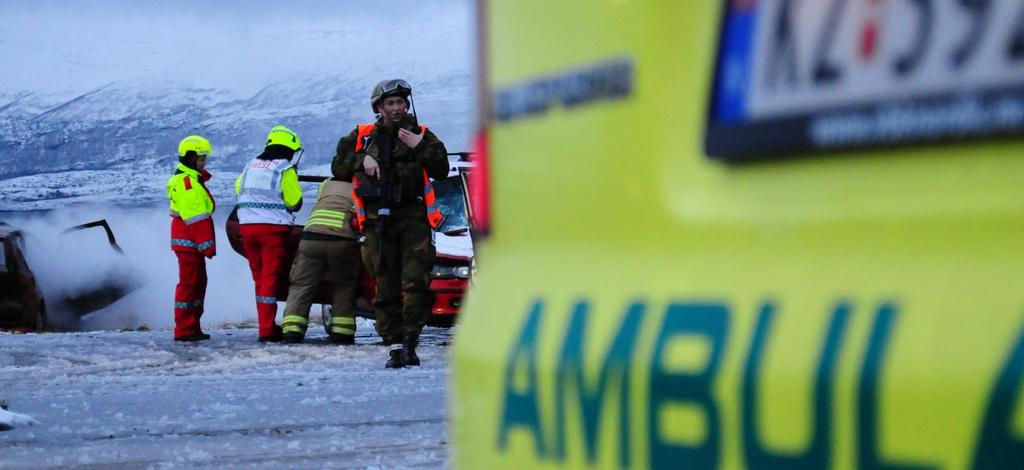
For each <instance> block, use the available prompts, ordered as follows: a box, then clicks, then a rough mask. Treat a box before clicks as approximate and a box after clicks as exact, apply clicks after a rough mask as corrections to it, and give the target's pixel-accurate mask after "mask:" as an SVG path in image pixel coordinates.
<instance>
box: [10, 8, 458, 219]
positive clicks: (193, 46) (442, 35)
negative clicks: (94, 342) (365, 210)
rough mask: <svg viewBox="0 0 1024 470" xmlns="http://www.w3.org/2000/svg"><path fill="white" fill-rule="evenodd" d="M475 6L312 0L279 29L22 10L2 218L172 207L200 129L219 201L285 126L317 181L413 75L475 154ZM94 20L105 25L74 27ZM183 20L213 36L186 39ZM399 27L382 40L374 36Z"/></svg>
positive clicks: (454, 135)
mask: <svg viewBox="0 0 1024 470" xmlns="http://www.w3.org/2000/svg"><path fill="white" fill-rule="evenodd" d="M468 5H469V2H467V1H465V0H445V1H442V2H439V3H437V4H436V6H435V8H433V9H430V10H423V9H422V8H421V6H420V4H419V3H417V2H411V1H403V0H399V1H396V2H395V3H394V4H393V5H392V8H393V9H394V12H399V13H401V12H404V13H402V14H401V15H400V16H394V15H396V14H398V13H394V12H386V13H387V14H382V13H385V12H379V11H377V10H376V9H375V7H374V6H372V5H365V4H360V3H358V2H327V1H319V0H312V1H303V2H297V3H295V4H294V5H290V7H291V8H292V10H291V16H292V18H291V19H292V22H286V23H283V24H282V25H280V27H275V28H268V27H266V26H263V23H262V22H263V21H264V20H265V18H264V15H265V14H266V11H268V10H267V8H271V7H274V6H275V4H274V2H252V3H246V4H244V5H243V4H239V5H236V6H233V7H229V6H224V5H215V6H207V4H206V3H203V2H185V3H181V4H174V5H170V4H167V5H164V4H135V3H131V4H118V5H113V4H111V6H114V7H117V8H107V9H100V8H85V7H84V6H83V5H79V4H67V3H65V2H45V1H41V2H38V3H29V4H18V5H14V7H13V8H11V9H10V11H8V12H5V14H8V15H9V23H8V24H9V25H10V26H5V27H4V28H5V30H4V33H5V34H3V35H0V47H4V48H5V50H17V51H25V52H22V53H15V54H5V55H2V56H0V68H2V69H4V70H5V77H4V82H3V83H2V84H0V162H2V164H0V210H31V209H46V208H54V207H62V206H64V205H67V204H69V203H78V202H111V203H115V204H118V205H122V206H138V205H148V204H151V203H154V202H161V203H162V202H163V201H164V200H165V197H166V196H165V194H164V190H163V186H164V184H165V182H166V180H167V177H168V176H169V175H170V173H171V172H172V171H173V169H174V166H175V164H176V148H177V143H178V141H180V140H181V139H182V138H183V137H185V136H186V135H189V134H200V135H203V136H205V137H207V138H208V139H209V140H210V141H211V143H212V145H213V148H214V153H213V155H212V157H211V158H210V162H209V164H208V165H209V169H210V170H211V172H213V173H214V175H215V176H214V180H213V181H212V182H211V187H212V189H213V190H214V196H215V197H216V198H217V199H219V200H224V201H228V200H232V194H231V190H230V185H231V184H232V183H233V181H234V178H235V177H236V176H237V174H238V172H239V171H240V169H241V167H242V165H243V164H244V162H245V161H247V160H248V159H249V158H252V157H253V156H255V155H257V154H258V153H259V152H260V151H261V150H262V143H263V141H264V140H263V139H264V138H265V136H266V133H267V131H268V130H269V129H270V128H271V127H273V126H274V125H278V124H282V125H286V126H288V127H290V128H292V129H293V130H295V131H296V132H297V133H298V134H299V136H300V138H301V139H302V141H303V144H304V148H305V153H304V155H303V157H302V163H301V165H300V172H306V173H308V171H302V170H303V169H309V168H311V167H316V168H318V169H320V171H321V173H322V172H323V171H325V170H326V169H327V168H328V167H327V164H328V163H329V162H330V160H331V157H332V156H333V154H334V148H335V145H336V143H337V140H338V138H339V137H341V136H342V135H343V134H345V133H347V132H349V131H350V130H351V129H352V128H354V126H355V125H356V124H359V123H362V122H368V121H370V120H372V119H373V115H372V113H371V110H370V108H369V104H368V100H369V94H370V90H371V88H372V87H373V85H374V84H375V83H376V82H378V81H379V80H382V79H385V78H395V77H401V78H405V79H407V80H409V81H410V83H412V85H413V87H414V94H413V97H414V100H415V103H416V110H417V112H418V114H419V117H420V121H421V122H422V123H424V124H426V125H429V126H430V128H431V130H432V131H434V133H436V134H437V135H438V136H439V137H440V138H441V139H442V140H443V141H444V142H445V143H446V144H447V146H448V148H449V149H450V150H452V151H458V150H465V149H466V148H467V146H468V140H469V135H470V129H471V127H472V122H473V119H475V110H474V104H473V98H474V97H475V91H474V90H473V87H474V86H475V85H474V84H475V78H474V76H473V65H472V60H471V58H472V48H473V42H472V35H471V31H472V29H471V24H470V22H469V21H468V14H469V11H470V9H469V6H468ZM100 6H102V4H101V5H100ZM403 15H404V16H403ZM392 16H394V17H392ZM85 19H87V20H88V21H87V22H88V23H89V24H91V25H94V26H95V30H92V29H90V30H88V31H84V30H81V29H80V28H78V27H77V26H76V25H78V24H80V23H81V22H82V21H83V20H85ZM355 19H361V20H360V21H354V20H355ZM182 22H184V23H188V24H191V23H197V24H198V25H200V26H203V28H202V33H201V34H198V35H182V34H181V33H180V31H179V30H178V29H176V28H175V27H174V25H175V24H179V23H182ZM392 26H395V27H396V28H394V31H393V32H389V34H388V35H387V37H388V40H387V41H379V40H377V39H376V38H375V37H376V36H379V33H378V30H382V29H384V28H388V27H392Z"/></svg>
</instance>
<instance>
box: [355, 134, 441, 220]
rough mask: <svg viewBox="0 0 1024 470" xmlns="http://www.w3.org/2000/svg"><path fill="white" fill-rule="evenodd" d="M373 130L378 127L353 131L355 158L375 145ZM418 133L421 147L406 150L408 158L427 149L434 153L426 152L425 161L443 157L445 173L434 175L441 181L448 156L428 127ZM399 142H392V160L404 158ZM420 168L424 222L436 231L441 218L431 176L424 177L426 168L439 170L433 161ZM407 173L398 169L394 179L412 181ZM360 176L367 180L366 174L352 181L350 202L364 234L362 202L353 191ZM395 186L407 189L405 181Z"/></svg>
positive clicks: (364, 205) (364, 211)
mask: <svg viewBox="0 0 1024 470" xmlns="http://www.w3.org/2000/svg"><path fill="white" fill-rule="evenodd" d="M376 130H377V125H376V124H360V125H359V126H357V127H356V131H355V132H356V138H355V144H354V151H355V153H356V154H359V153H360V152H363V151H366V152H367V153H370V151H369V150H366V149H364V147H368V146H371V145H373V142H374V139H373V137H374V135H375V134H374V131H376ZM420 132H421V133H422V134H423V141H421V142H420V145H418V146H417V147H416V148H415V149H408V151H409V154H412V155H415V154H416V153H417V152H418V151H420V150H421V148H429V149H430V150H433V152H431V151H430V150H427V155H428V157H426V158H430V159H432V160H437V158H436V157H437V156H438V155H440V156H443V157H444V163H445V167H444V173H443V175H442V174H440V172H436V174H435V178H439V179H440V178H444V177H446V176H447V175H448V166H447V160H448V156H447V152H446V151H445V150H444V145H443V144H441V141H440V140H438V139H437V137H436V136H434V135H433V134H432V133H430V134H428V130H427V126H420ZM428 137H429V140H430V141H432V142H428ZM400 142H401V141H400V140H398V139H397V138H396V139H395V146H396V147H395V148H396V150H397V151H396V152H395V153H396V155H395V156H394V158H396V159H397V158H399V157H400V156H401V155H404V154H402V153H400V152H402V147H404V144H403V145H402V146H398V144H399V143H400ZM437 147H440V153H438V152H437ZM371 156H372V154H371ZM420 158H423V157H420ZM377 160H378V161H379V160H380V158H378V159H377ZM420 164H421V168H420V173H422V175H423V195H422V199H423V204H424V206H426V209H427V222H428V223H429V224H430V227H431V228H434V229H436V228H438V227H440V226H441V221H442V219H443V217H442V215H441V210H440V208H439V207H438V205H437V198H436V197H435V196H434V187H433V185H432V184H431V183H430V175H429V174H428V173H427V168H428V167H429V168H431V169H434V168H437V167H439V165H437V164H436V162H434V161H429V162H427V161H422V162H420ZM409 173H410V172H408V171H406V172H403V171H401V169H399V171H398V175H397V176H398V177H399V178H409V179H411V178H414V177H415V176H411V175H409ZM360 175H361V176H362V177H363V178H366V177H367V176H366V175H365V174H357V176H355V177H353V178H352V183H353V190H352V199H353V200H354V201H355V204H356V218H357V221H358V222H359V229H360V230H363V225H364V224H365V223H366V204H364V203H363V200H362V198H360V197H359V195H358V194H356V192H355V189H354V188H358V187H359V184H360ZM398 184H403V185H406V184H408V181H399V182H398Z"/></svg>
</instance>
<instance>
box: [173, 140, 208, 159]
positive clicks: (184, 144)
mask: <svg viewBox="0 0 1024 470" xmlns="http://www.w3.org/2000/svg"><path fill="white" fill-rule="evenodd" d="M212 151H213V149H212V148H211V147H210V141H209V140H206V139H205V138H203V137H201V136H198V135H190V136H188V137H185V138H184V139H182V140H181V142H180V143H178V156H179V157H184V156H185V154H187V153H189V152H195V153H196V155H199V156H200V157H205V156H208V155H210V152H212Z"/></svg>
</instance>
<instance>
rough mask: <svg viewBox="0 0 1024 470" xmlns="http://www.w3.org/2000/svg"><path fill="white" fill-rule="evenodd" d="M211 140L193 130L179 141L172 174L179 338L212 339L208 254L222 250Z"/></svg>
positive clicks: (170, 190) (176, 335) (170, 191)
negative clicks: (209, 162)
mask: <svg viewBox="0 0 1024 470" xmlns="http://www.w3.org/2000/svg"><path fill="white" fill-rule="evenodd" d="M210 151H211V148H210V142H209V141H208V140H206V139H204V138H202V137H200V136H198V135H190V136H188V137H185V138H184V139H182V141H181V143H179V144H178V168H177V170H175V172H174V175H173V176H171V178H170V179H169V180H167V197H168V199H170V201H171V250H173V251H174V254H175V255H176V256H177V257H178V286H177V288H175V290H174V340H175V341H202V340H206V339H210V335H208V334H206V333H203V330H202V328H200V327H199V318H200V317H202V316H203V301H204V300H205V298H206V260H205V259H204V257H206V258H213V257H214V255H216V254H217V239H216V237H215V235H214V232H213V219H212V218H211V217H212V215H213V209H214V201H213V196H212V195H211V194H210V190H208V189H206V184H205V183H206V181H207V180H209V179H210V173H209V172H207V171H206V157H208V156H209V155H210Z"/></svg>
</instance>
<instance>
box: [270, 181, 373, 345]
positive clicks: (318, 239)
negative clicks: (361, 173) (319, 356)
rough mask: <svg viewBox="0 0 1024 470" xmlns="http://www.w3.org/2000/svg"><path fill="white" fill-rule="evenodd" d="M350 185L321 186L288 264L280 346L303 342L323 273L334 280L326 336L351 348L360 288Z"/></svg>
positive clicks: (338, 182) (343, 182)
mask: <svg viewBox="0 0 1024 470" xmlns="http://www.w3.org/2000/svg"><path fill="white" fill-rule="evenodd" d="M354 211H355V205H354V203H353V201H352V183H350V182H349V181H343V180H340V179H337V178H331V179H328V180H326V181H324V182H323V183H321V184H320V188H319V189H318V190H317V201H316V205H315V206H313V211H312V212H311V213H310V214H309V220H308V221H307V222H306V227H305V229H304V230H303V231H302V240H301V241H300V242H299V250H298V253H296V255H295V263H294V264H292V271H291V284H290V287H289V290H288V303H287V304H286V305H285V308H284V319H283V321H282V322H281V326H282V327H283V328H284V342H286V343H301V342H302V341H303V340H304V339H305V336H306V326H307V325H308V324H309V307H310V305H312V303H313V301H314V299H315V298H316V295H317V292H318V290H319V288H320V281H321V280H322V279H323V274H324V271H325V270H329V271H330V273H331V278H332V279H333V280H334V297H333V299H332V302H331V306H332V307H333V313H332V315H331V323H330V331H329V333H328V334H329V337H330V340H331V342H332V343H335V344H354V343H355V334H356V319H355V309H356V291H357V289H358V287H359V244H358V242H357V241H356V239H357V238H358V237H359V234H358V232H356V229H355V228H354V226H355V224H356V220H355V212H354Z"/></svg>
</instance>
